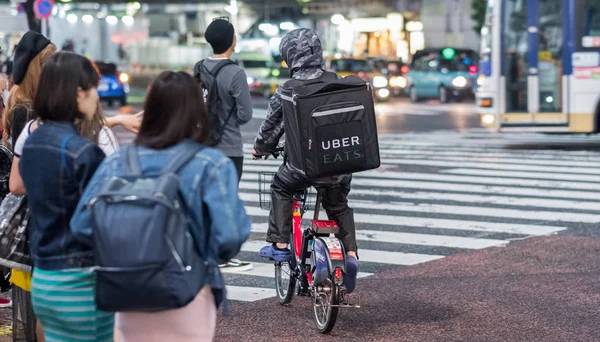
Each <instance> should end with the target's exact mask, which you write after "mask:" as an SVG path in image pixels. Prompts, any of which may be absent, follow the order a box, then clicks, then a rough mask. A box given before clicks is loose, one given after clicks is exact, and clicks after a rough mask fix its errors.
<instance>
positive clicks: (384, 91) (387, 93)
mask: <svg viewBox="0 0 600 342" xmlns="http://www.w3.org/2000/svg"><path fill="white" fill-rule="evenodd" d="M377 96H379V97H380V98H382V99H385V98H387V97H388V96H390V91H389V90H387V89H379V90H378V91H377Z"/></svg>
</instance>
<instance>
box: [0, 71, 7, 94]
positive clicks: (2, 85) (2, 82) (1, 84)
mask: <svg viewBox="0 0 600 342" xmlns="http://www.w3.org/2000/svg"><path fill="white" fill-rule="evenodd" d="M6 89H8V79H7V78H6V75H4V74H0V95H2V93H4V91H6Z"/></svg>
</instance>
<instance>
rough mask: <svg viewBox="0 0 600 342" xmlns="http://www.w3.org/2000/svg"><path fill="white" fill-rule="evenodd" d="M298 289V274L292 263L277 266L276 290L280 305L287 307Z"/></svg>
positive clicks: (277, 264) (281, 263)
mask: <svg viewBox="0 0 600 342" xmlns="http://www.w3.org/2000/svg"><path fill="white" fill-rule="evenodd" d="M295 288H296V272H295V269H294V268H293V267H292V264H291V263H290V262H278V263H276V264H275V290H276V291H277V300H278V301H279V304H281V305H285V304H288V303H289V302H291V301H292V297H293V296H294V290H295Z"/></svg>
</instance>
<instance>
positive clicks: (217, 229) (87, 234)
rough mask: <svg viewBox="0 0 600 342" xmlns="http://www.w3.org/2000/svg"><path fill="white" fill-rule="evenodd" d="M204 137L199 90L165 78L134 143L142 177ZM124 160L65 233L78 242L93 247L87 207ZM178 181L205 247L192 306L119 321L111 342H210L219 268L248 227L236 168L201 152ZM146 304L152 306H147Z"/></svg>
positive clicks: (221, 286) (117, 162) (98, 177)
mask: <svg viewBox="0 0 600 342" xmlns="http://www.w3.org/2000/svg"><path fill="white" fill-rule="evenodd" d="M209 134H210V130H209V125H208V118H207V112H206V111H205V110H204V104H203V99H202V90H201V88H200V86H199V85H198V84H197V82H196V81H195V80H194V79H193V78H192V77H191V76H190V75H189V74H186V73H184V72H171V71H167V72H163V73H162V74H161V75H160V76H158V78H157V79H156V80H155V81H154V82H153V83H152V85H151V87H150V90H149V92H148V96H147V99H146V103H145V106H144V118H143V121H142V126H141V129H140V133H139V135H138V136H137V138H136V140H135V142H134V144H135V145H134V149H135V151H136V154H137V155H138V156H139V169H140V173H141V177H151V176H157V175H158V174H159V172H160V171H161V170H162V169H163V168H164V167H165V165H169V164H171V162H172V161H173V159H174V158H177V156H180V155H181V153H182V152H184V151H186V150H187V149H189V147H190V145H193V144H202V143H204V142H205V141H206V140H207V137H208V136H209ZM123 159H124V158H123V155H122V153H121V152H120V151H119V152H117V153H115V154H114V155H113V156H111V157H110V158H107V159H106V160H105V161H104V162H103V163H102V165H101V166H100V167H99V168H98V170H97V171H96V174H95V175H94V177H93V178H92V180H91V181H90V183H89V185H88V187H87V189H86V190H85V193H84V195H83V197H82V198H81V201H80V202H79V205H78V207H77V210H76V212H75V214H74V215H73V219H72V220H71V230H72V231H73V232H74V234H75V237H77V238H78V240H79V241H90V242H89V243H90V244H92V243H93V239H94V235H93V234H92V213H91V211H90V210H91V209H90V207H89V206H88V203H90V201H91V200H92V198H94V197H96V196H97V195H98V193H99V192H100V191H101V190H103V188H104V185H105V184H106V182H107V181H108V180H110V179H114V178H120V177H123V176H125V172H126V169H125V166H124V161H123ZM177 174H178V176H179V191H180V193H181V198H182V200H183V203H182V205H183V206H184V207H185V209H186V210H185V212H186V213H187V214H186V216H187V217H188V219H187V221H189V222H195V223H196V224H194V225H192V226H191V229H195V233H193V234H192V235H193V236H197V237H198V239H199V240H200V241H206V244H205V243H199V246H197V253H198V254H199V255H200V256H201V258H202V260H203V261H204V264H205V265H207V270H206V271H204V270H203V268H202V267H195V268H191V269H190V271H191V272H201V273H199V274H198V275H199V276H200V277H202V278H201V279H202V280H203V281H202V283H204V284H205V285H204V287H203V288H202V289H201V290H200V292H199V293H198V294H197V295H196V297H195V299H193V300H192V301H191V302H190V303H189V304H187V305H186V306H184V307H182V308H178V309H170V310H164V311H158V312H120V313H117V315H116V317H115V341H118V342H129V341H144V342H155V341H156V342H159V341H160V342H163V341H178V342H188V341H189V342H192V341H193V342H200V341H212V338H213V335H214V329H215V325H216V310H217V307H218V305H219V304H220V303H221V301H222V300H223V299H224V296H223V295H224V290H225V283H224V280H223V277H222V275H221V273H220V271H219V267H218V263H219V262H220V261H221V260H229V259H230V258H231V257H233V256H235V254H236V253H238V252H239V250H240V248H241V246H242V244H243V243H244V242H245V241H246V240H247V239H248V237H249V235H250V224H251V222H250V219H249V217H248V216H247V215H246V212H245V209H244V203H243V202H242V201H241V200H240V198H239V196H238V192H237V187H238V185H237V178H238V177H237V172H236V169H235V166H234V164H233V162H232V161H231V160H230V159H229V158H227V157H226V156H225V155H224V154H223V153H222V152H220V151H219V150H217V149H213V148H208V147H207V148H204V149H202V150H201V151H200V152H197V153H196V154H195V155H194V156H193V157H192V159H191V160H190V161H189V162H187V163H186V164H185V165H184V166H183V167H182V168H180V169H179V171H177ZM123 219H127V218H126V217H123ZM149 243H150V244H152V243H151V242H149ZM132 248H135V246H132ZM34 276H35V273H34ZM147 300H148V301H152V298H148V299H147Z"/></svg>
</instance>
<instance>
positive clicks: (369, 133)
mask: <svg viewBox="0 0 600 342" xmlns="http://www.w3.org/2000/svg"><path fill="white" fill-rule="evenodd" d="M286 87H287V88H291V89H292V94H291V96H290V97H288V96H285V95H284V96H282V97H283V99H284V107H283V113H284V120H283V121H284V125H285V127H284V128H285V133H286V140H285V144H286V146H285V148H286V150H287V151H286V152H287V155H288V157H289V158H290V159H289V161H290V163H292V165H294V166H296V167H298V168H300V169H301V170H303V171H304V172H305V174H306V176H307V177H308V178H309V179H318V178H322V177H328V176H337V175H342V174H347V173H354V172H361V171H366V170H372V169H376V168H378V167H379V166H380V164H381V162H380V156H379V142H378V137H377V122H376V118H375V105H374V101H373V90H372V88H371V85H370V84H369V83H367V82H365V81H364V80H362V79H360V78H358V77H354V76H348V77H345V78H338V77H337V75H336V74H334V73H329V72H326V73H324V74H323V76H321V77H320V78H318V79H314V80H307V81H302V80H291V81H288V83H287V84H286Z"/></svg>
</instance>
